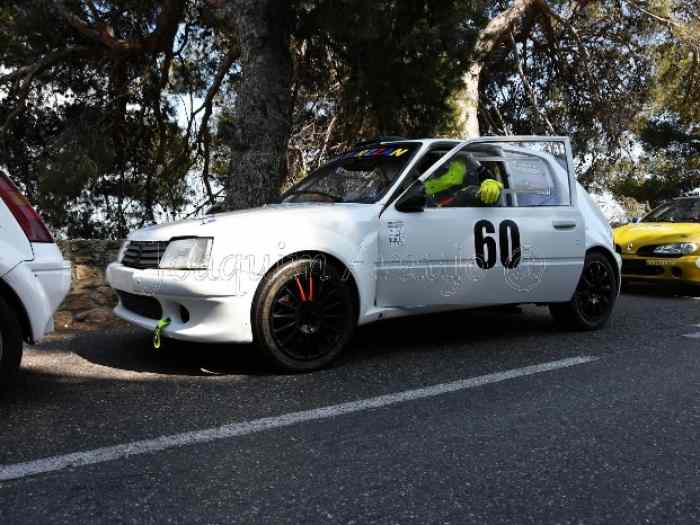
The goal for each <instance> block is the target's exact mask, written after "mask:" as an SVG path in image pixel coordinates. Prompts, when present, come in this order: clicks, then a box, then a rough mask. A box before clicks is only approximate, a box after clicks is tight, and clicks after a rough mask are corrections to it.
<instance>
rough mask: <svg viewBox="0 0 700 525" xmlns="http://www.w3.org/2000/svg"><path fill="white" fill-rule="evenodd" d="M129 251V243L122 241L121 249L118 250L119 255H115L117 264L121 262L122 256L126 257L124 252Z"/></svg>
mask: <svg viewBox="0 0 700 525" xmlns="http://www.w3.org/2000/svg"><path fill="white" fill-rule="evenodd" d="M128 249H129V241H124V242H123V243H122V246H121V248H119V254H118V255H117V262H118V263H120V262H122V259H123V258H124V255H126V250H128Z"/></svg>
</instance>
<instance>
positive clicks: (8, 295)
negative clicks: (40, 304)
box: [0, 279, 33, 343]
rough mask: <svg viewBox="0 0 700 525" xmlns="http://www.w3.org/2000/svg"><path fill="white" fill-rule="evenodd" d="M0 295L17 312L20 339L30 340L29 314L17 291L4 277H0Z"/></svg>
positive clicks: (30, 325) (29, 341)
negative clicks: (20, 333) (20, 328)
mask: <svg viewBox="0 0 700 525" xmlns="http://www.w3.org/2000/svg"><path fill="white" fill-rule="evenodd" d="M0 297H2V298H3V299H4V300H5V301H6V302H7V303H8V304H9V306H10V307H12V308H14V310H15V311H16V312H17V313H18V317H19V322H20V325H21V327H22V339H24V340H25V341H26V342H28V343H31V342H32V333H33V332H32V324H31V321H30V320H29V315H28V314H27V309H26V308H25V307H24V303H23V302H22V300H21V299H20V298H19V296H18V295H17V292H15V290H14V289H13V288H12V287H11V286H10V285H9V284H7V283H6V282H5V280H4V279H0Z"/></svg>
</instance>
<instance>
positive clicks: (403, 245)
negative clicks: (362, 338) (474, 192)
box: [377, 137, 585, 307]
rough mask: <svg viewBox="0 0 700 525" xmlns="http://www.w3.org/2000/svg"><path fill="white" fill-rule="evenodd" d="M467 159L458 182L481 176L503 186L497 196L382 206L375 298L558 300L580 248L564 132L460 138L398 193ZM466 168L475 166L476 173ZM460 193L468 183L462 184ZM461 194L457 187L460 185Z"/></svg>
mask: <svg viewBox="0 0 700 525" xmlns="http://www.w3.org/2000/svg"><path fill="white" fill-rule="evenodd" d="M456 161H460V162H464V163H465V164H468V166H469V167H468V169H467V172H468V175H467V176H466V177H465V180H464V181H463V184H464V188H463V189H468V186H469V187H473V186H477V187H478V184H479V183H480V182H481V181H482V180H484V179H485V178H492V179H496V180H498V181H499V182H501V183H502V184H503V185H504V189H503V191H502V192H501V197H500V200H499V201H498V203H497V204H495V205H491V206H484V205H483V204H482V203H481V202H480V200H479V199H476V200H474V199H473V200H471V201H470V200H469V199H467V200H458V201H456V202H455V201H453V202H442V203H441V202H436V201H434V200H432V199H428V202H427V204H426V205H425V206H424V207H423V208H422V211H414V212H405V211H400V210H399V209H397V206H396V203H393V204H392V205H390V206H388V207H387V208H386V209H385V210H384V212H383V213H382V215H381V218H380V228H379V235H378V241H379V250H378V251H379V258H378V263H377V280H378V281H377V304H378V305H379V306H393V307H418V306H428V305H435V306H439V305H464V306H483V305H492V304H508V303H528V302H533V303H536V302H563V301H567V300H569V299H570V298H571V296H572V295H573V292H574V290H575V288H576V285H577V282H578V279H579V276H580V273H581V269H582V267H583V261H584V257H585V242H584V240H585V225H584V222H583V218H582V216H581V213H580V211H579V210H578V209H577V208H576V205H575V203H576V198H575V194H574V193H575V185H574V178H573V172H572V169H571V149H570V145H569V142H568V140H567V139H564V138H536V137H527V138H510V137H509V138H507V139H496V138H483V139H477V140H473V141H469V142H465V143H463V144H462V145H461V146H460V147H458V148H455V149H454V150H452V151H451V152H450V153H448V154H447V155H445V157H443V159H442V160H441V161H440V162H438V163H437V164H435V165H434V166H433V167H431V168H430V169H429V170H428V171H427V172H426V173H425V174H423V175H422V176H421V177H420V179H419V183H416V184H415V185H414V186H412V187H411V188H410V189H409V190H408V191H407V192H406V193H405V194H404V195H403V196H402V197H400V198H399V199H397V201H396V202H399V201H400V200H401V199H406V198H407V197H409V196H410V195H411V193H414V194H418V193H421V192H425V191H426V190H425V186H426V184H428V185H429V182H430V181H431V180H437V179H440V178H441V177H444V175H445V173H447V172H449V170H450V167H451V166H453V164H454V162H456ZM474 172H478V176H475V173H474ZM440 180H442V179H440ZM467 193H468V192H467ZM459 194H460V195H461V194H462V192H459Z"/></svg>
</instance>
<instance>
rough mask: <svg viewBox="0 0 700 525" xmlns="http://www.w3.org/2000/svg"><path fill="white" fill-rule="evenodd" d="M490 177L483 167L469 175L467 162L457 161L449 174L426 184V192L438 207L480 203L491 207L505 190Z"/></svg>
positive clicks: (451, 165) (452, 165) (448, 170)
mask: <svg viewBox="0 0 700 525" xmlns="http://www.w3.org/2000/svg"><path fill="white" fill-rule="evenodd" d="M490 175H491V173H490V171H489V170H488V169H487V168H485V167H483V166H481V167H480V169H474V170H472V171H471V173H468V170H467V164H466V162H465V161H464V160H463V159H455V160H453V161H452V162H451V163H450V166H449V168H448V169H447V172H445V173H444V174H443V175H441V176H439V177H436V178H434V179H430V180H427V181H426V182H425V192H426V194H427V196H428V197H429V198H431V199H432V200H433V201H435V203H436V204H437V206H438V207H442V206H450V205H459V204H462V205H467V204H471V205H474V204H475V203H479V202H480V203H482V204H485V205H487V206H490V205H493V204H495V203H497V202H498V200H499V199H500V198H501V191H502V190H503V184H502V183H501V182H499V181H497V180H495V179H493V178H490ZM465 179H466V180H465Z"/></svg>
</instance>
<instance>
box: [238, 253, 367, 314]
mask: <svg viewBox="0 0 700 525" xmlns="http://www.w3.org/2000/svg"><path fill="white" fill-rule="evenodd" d="M316 257H321V258H323V259H324V260H327V261H328V262H329V263H330V264H332V265H333V266H334V267H335V268H336V270H338V271H339V272H340V274H341V275H342V276H343V277H344V278H345V277H346V276H347V279H348V280H349V281H350V284H351V288H352V292H353V298H354V305H355V314H356V315H357V318H358V321H359V316H360V310H361V305H362V298H361V297H360V288H359V286H358V283H357V278H356V277H355V275H354V273H353V271H352V270H351V269H350V267H349V266H348V265H347V264H345V263H344V262H343V261H342V260H340V259H339V258H338V257H336V256H335V255H332V254H330V253H328V252H325V251H322V250H301V251H298V252H294V253H289V254H287V255H285V256H284V257H282V258H281V259H279V260H278V261H276V262H275V263H274V264H272V265H271V266H270V267H269V268H268V269H267V271H266V272H265V275H264V276H263V277H262V279H260V281H259V282H258V285H257V287H256V289H255V294H254V295H253V301H252V302H251V305H250V315H251V322H253V319H254V315H255V305H256V303H257V301H258V295H259V294H260V291H261V290H262V289H263V286H264V284H265V282H267V279H268V278H269V277H270V275H272V273H274V272H275V270H277V268H279V267H280V266H283V265H285V264H287V263H288V262H290V261H294V260H298V259H302V258H312V259H313V258H316Z"/></svg>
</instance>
